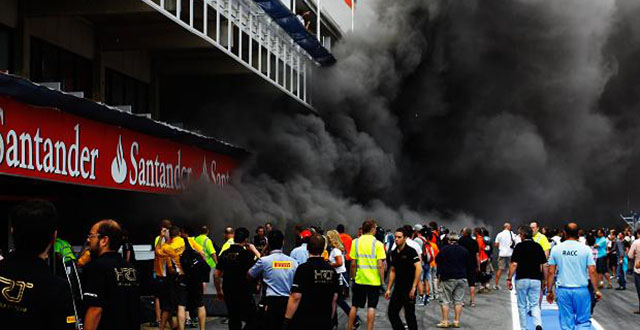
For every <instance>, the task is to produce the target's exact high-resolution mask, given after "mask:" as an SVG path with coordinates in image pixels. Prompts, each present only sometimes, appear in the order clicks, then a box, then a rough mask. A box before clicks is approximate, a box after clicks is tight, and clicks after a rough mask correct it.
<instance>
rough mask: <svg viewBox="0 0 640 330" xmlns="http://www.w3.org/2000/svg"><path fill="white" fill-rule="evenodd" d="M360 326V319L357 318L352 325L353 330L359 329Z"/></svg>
mask: <svg viewBox="0 0 640 330" xmlns="http://www.w3.org/2000/svg"><path fill="white" fill-rule="evenodd" d="M360 324H362V323H361V322H360V318H357V319H356V321H355V322H354V323H353V329H354V330H357V329H358V328H359V327H360Z"/></svg>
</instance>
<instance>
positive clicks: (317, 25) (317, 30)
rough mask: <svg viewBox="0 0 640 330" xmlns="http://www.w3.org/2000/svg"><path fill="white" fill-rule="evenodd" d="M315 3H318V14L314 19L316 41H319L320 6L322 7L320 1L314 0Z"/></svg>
mask: <svg viewBox="0 0 640 330" xmlns="http://www.w3.org/2000/svg"><path fill="white" fill-rule="evenodd" d="M316 1H317V2H316V4H317V5H318V8H317V9H318V15H316V16H318V17H317V20H316V36H317V37H318V41H320V8H321V7H322V1H321V0H316Z"/></svg>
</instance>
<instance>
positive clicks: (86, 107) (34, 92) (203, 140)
mask: <svg viewBox="0 0 640 330" xmlns="http://www.w3.org/2000/svg"><path fill="white" fill-rule="evenodd" d="M0 96H8V97H11V98H13V99H15V100H17V101H20V102H23V103H26V104H30V105H35V106H41V107H49V108H56V109H59V110H61V111H64V112H68V113H71V114H74V115H77V116H80V117H84V118H87V119H93V120H96V121H99V122H103V123H106V124H111V125H115V126H119V127H123V128H127V129H131V130H133V131H137V132H141V133H145V134H149V135H152V136H155V137H158V138H165V139H170V140H173V141H176V142H180V143H184V144H188V145H193V146H197V147H199V148H202V149H206V150H208V151H212V152H216V153H221V154H224V155H228V156H231V157H236V158H237V157H242V156H245V155H247V154H248V152H247V151H246V150H244V149H242V148H239V147H236V146H233V145H231V144H228V143H226V142H222V141H220V140H217V139H215V138H212V137H208V136H204V135H201V134H198V133H195V132H191V131H188V130H184V129H181V128H178V127H175V126H172V125H169V124H167V123H163V122H159V121H156V120H153V119H150V118H147V117H144V116H139V115H136V114H132V113H129V112H126V111H123V110H120V109H117V108H114V107H110V106H107V105H106V104H102V103H97V102H94V101H92V100H89V99H85V98H81V97H76V96H73V95H71V94H67V93H64V92H61V91H58V90H52V89H50V88H47V87H44V86H41V85H38V84H35V83H33V82H31V81H29V80H27V79H24V78H22V77H18V76H14V75H10V74H5V73H0Z"/></svg>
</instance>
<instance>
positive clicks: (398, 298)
mask: <svg viewBox="0 0 640 330" xmlns="http://www.w3.org/2000/svg"><path fill="white" fill-rule="evenodd" d="M409 291H411V289H401V288H394V290H393V293H392V294H391V299H390V301H389V309H388V310H387V315H388V316H389V322H391V327H392V328H393V330H404V325H403V324H402V320H400V310H401V309H402V308H404V318H405V319H406V320H407V326H408V327H409V330H418V322H417V321H416V300H415V299H409Z"/></svg>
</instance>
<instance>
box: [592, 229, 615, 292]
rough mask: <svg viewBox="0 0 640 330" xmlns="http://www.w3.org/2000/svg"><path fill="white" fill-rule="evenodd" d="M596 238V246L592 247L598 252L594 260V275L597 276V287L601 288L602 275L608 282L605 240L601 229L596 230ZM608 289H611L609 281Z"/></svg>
mask: <svg viewBox="0 0 640 330" xmlns="http://www.w3.org/2000/svg"><path fill="white" fill-rule="evenodd" d="M597 235H598V237H597V238H596V244H595V245H594V246H593V247H595V248H596V249H597V250H598V259H596V273H597V275H598V285H599V287H600V288H601V287H602V286H603V285H604V283H603V280H602V279H603V275H605V278H606V279H607V281H609V272H608V269H609V265H608V262H607V261H608V260H607V238H606V237H605V235H604V230H603V229H602V228H600V229H598V233H597ZM609 288H611V281H609Z"/></svg>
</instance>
